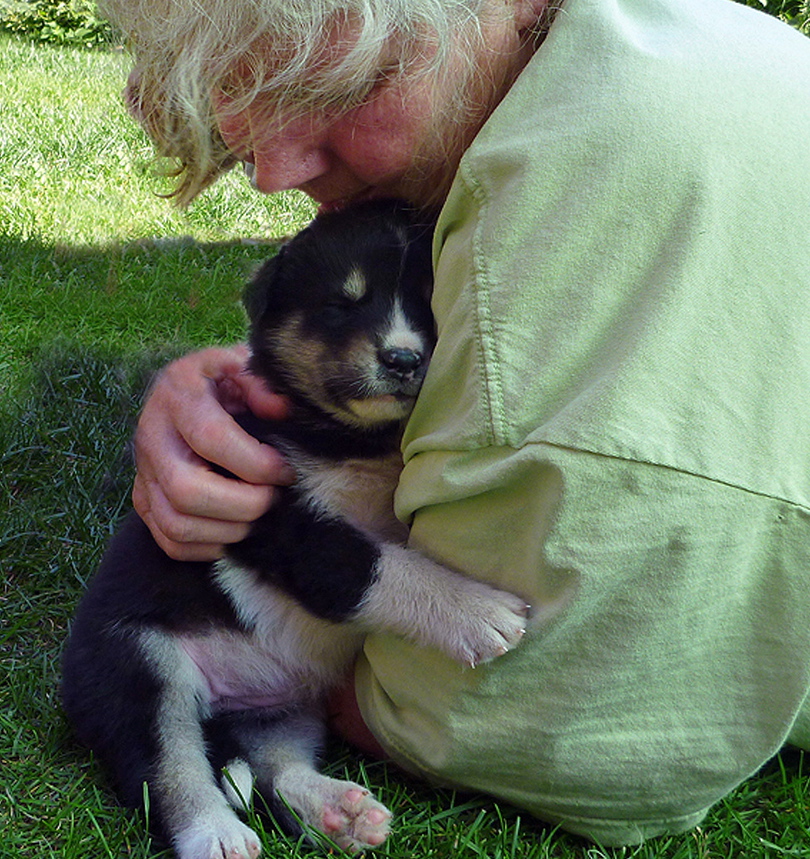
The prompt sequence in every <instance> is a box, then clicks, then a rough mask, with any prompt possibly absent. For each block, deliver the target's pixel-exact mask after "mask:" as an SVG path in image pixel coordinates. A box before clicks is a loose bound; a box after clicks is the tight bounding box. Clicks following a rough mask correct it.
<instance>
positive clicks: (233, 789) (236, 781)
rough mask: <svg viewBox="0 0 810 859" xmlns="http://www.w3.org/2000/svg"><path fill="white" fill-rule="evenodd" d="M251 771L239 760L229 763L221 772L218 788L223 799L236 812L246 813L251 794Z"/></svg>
mask: <svg viewBox="0 0 810 859" xmlns="http://www.w3.org/2000/svg"><path fill="white" fill-rule="evenodd" d="M253 781H254V779H253V771H252V770H251V769H250V764H248V762H247V761H243V760H242V759H241V758H234V759H233V760H232V761H229V762H228V764H227V766H226V767H225V768H224V770H223V772H222V777H221V779H220V787H221V788H222V792H223V793H224V794H225V798H226V799H227V800H228V802H229V803H230V804H231V805H232V806H233V807H234V808H235V809H236V810H237V811H247V810H248V806H249V805H250V797H251V794H252V793H253Z"/></svg>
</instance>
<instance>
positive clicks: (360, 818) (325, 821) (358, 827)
mask: <svg viewBox="0 0 810 859" xmlns="http://www.w3.org/2000/svg"><path fill="white" fill-rule="evenodd" d="M279 792H280V793H281V794H282V796H283V797H284V799H286V801H287V802H288V803H289V804H290V806H291V807H292V808H293V809H294V810H295V811H296V813H297V814H298V815H299V816H300V817H301V820H302V821H303V822H304V823H305V824H306V825H307V826H309V827H311V828H312V829H316V830H318V831H319V832H322V833H323V834H324V835H327V836H329V838H331V839H332V841H334V842H335V844H337V845H338V846H339V847H342V848H343V849H344V850H348V851H350V852H355V851H360V850H367V849H368V848H370V847H379V846H380V844H382V843H383V841H385V839H386V838H387V837H388V834H389V832H390V828H391V818H392V814H391V812H390V811H389V810H388V809H387V808H386V807H385V806H384V805H383V804H382V803H380V802H377V800H376V799H375V798H374V797H373V796H372V795H371V793H370V792H369V791H368V790H366V788H364V787H361V786H360V785H359V784H355V783H354V782H351V781H339V780H338V779H333V778H329V777H328V776H324V775H321V774H320V773H316V772H309V773H307V774H306V775H305V776H304V777H300V778H299V779H297V780H296V783H295V784H294V785H293V784H292V783H290V784H289V790H287V791H284V790H283V788H282V789H280V791H279Z"/></svg>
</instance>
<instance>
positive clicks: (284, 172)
mask: <svg viewBox="0 0 810 859" xmlns="http://www.w3.org/2000/svg"><path fill="white" fill-rule="evenodd" d="M222 105H227V102H226V100H225V98H224V97H223V96H221V95H220V96H219V100H218V102H217V106H222ZM277 121H278V117H275V118H274V117H272V114H269V113H268V112H267V111H264V110H262V109H261V105H256V106H251V107H249V108H248V109H247V110H244V111H242V112H240V113H236V114H228V113H225V114H224V115H223V116H221V118H220V119H219V130H220V134H221V135H222V139H223V141H224V142H225V145H226V146H227V147H228V148H229V149H230V150H231V151H232V152H233V153H234V155H236V157H237V158H239V159H241V160H243V161H246V162H248V163H250V164H251V165H252V167H251V168H250V169H249V170H248V175H249V176H250V178H251V182H252V183H253V185H254V187H256V188H257V189H258V190H259V191H263V192H264V193H266V194H273V193H275V192H276V191H288V190H290V189H291V188H298V187H300V186H301V185H303V184H305V183H307V182H310V181H312V180H313V179H317V178H318V177H320V176H323V175H324V174H325V173H327V172H328V171H329V169H330V166H331V158H330V155H329V153H328V152H327V150H326V147H325V139H326V131H327V126H326V123H324V122H323V120H322V119H320V118H319V117H316V116H303V117H300V118H298V119H293V120H290V121H287V122H284V123H283V124H282V125H281V127H280V128H278V129H275V130H274V129H272V128H271V127H270V126H271V125H272V124H274V123H275V122H277Z"/></svg>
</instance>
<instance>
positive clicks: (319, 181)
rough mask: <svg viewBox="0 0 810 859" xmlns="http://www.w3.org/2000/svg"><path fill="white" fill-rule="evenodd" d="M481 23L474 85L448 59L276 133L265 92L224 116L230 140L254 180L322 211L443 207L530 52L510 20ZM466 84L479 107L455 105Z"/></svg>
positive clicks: (223, 129)
mask: <svg viewBox="0 0 810 859" xmlns="http://www.w3.org/2000/svg"><path fill="white" fill-rule="evenodd" d="M501 8H503V7H502V4H501ZM484 20H485V22H486V23H485V26H484V40H483V46H482V49H481V51H480V53H481V56H480V57H476V58H475V60H476V62H475V64H474V66H473V69H474V74H473V76H472V81H471V79H470V75H469V73H468V69H469V68H470V65H469V62H468V61H467V60H466V59H464V60H462V61H460V62H456V63H453V62H452V58H451V61H450V63H449V66H448V68H447V69H446V70H445V72H444V74H442V76H441V79H440V80H437V79H436V77H435V76H434V75H428V74H426V75H409V76H401V77H397V78H394V79H391V80H386V78H385V76H384V75H381V77H380V81H379V83H378V84H377V85H376V86H375V87H374V88H373V89H372V90H371V92H370V93H369V94H368V96H367V97H366V98H365V100H364V101H363V103H361V104H360V105H359V106H357V107H355V108H354V109H352V110H350V111H348V112H346V113H332V114H330V113H329V112H328V111H324V112H322V113H315V112H313V113H310V114H307V115H305V116H303V117H299V118H296V119H294V120H292V121H290V122H288V123H285V124H283V125H282V126H281V127H280V129H279V123H278V121H273V119H271V118H270V117H271V116H272V113H271V111H270V110H269V109H268V108H269V107H270V106H269V105H268V104H264V103H262V99H261V98H259V99H257V100H256V101H255V102H254V103H253V104H252V105H251V106H250V107H249V108H248V109H247V110H245V111H243V112H241V113H239V114H237V115H235V116H230V117H229V116H223V118H222V119H221V120H220V122H219V127H220V133H221V135H222V138H223V140H224V141H225V145H226V146H228V148H229V149H231V151H232V152H233V153H234V154H235V155H236V156H237V157H238V158H239V159H241V160H243V161H246V162H248V163H250V164H252V165H253V182H254V184H255V185H256V187H257V188H258V189H259V190H260V191H263V192H265V193H268V194H270V193H273V192H276V191H282V190H288V189H291V188H297V189H299V190H301V191H304V192H305V193H307V194H308V195H309V196H310V197H312V198H313V199H314V200H316V201H317V202H318V203H321V204H322V205H323V206H326V207H337V206H341V205H343V204H345V203H347V202H349V201H351V200H357V199H365V198H371V197H386V196H396V197H402V198H404V199H407V200H410V201H411V202H413V203H415V204H417V205H434V204H436V203H440V202H441V200H443V199H444V196H445V195H446V193H447V190H448V188H449V185H450V182H451V181H452V178H453V175H454V173H455V170H456V167H457V166H458V161H459V159H460V157H461V154H462V153H463V151H464V150H465V149H466V147H467V146H468V145H469V144H470V142H471V141H472V139H473V137H474V136H475V134H476V133H477V131H478V129H479V128H480V126H481V125H482V123H483V122H484V121H485V120H486V118H487V117H488V116H489V114H490V113H491V112H492V110H493V109H494V108H495V106H496V105H497V103H498V102H499V101H500V99H501V98H502V97H503V95H504V94H505V93H506V91H507V90H508V88H509V86H511V84H512V82H513V80H514V78H515V77H516V76H517V74H518V73H519V72H520V70H521V69H522V68H523V66H524V65H525V64H526V62H527V61H528V59H529V57H530V56H531V52H530V51H528V50H527V46H526V44H525V40H523V39H522V38H521V33H520V30H519V27H518V22H517V21H516V19H515V17H514V16H512V15H504V14H499V15H497V16H485V19H484ZM471 83H472V85H471ZM462 86H463V87H466V89H467V91H466V92H465V95H466V96H467V98H468V100H469V102H470V103H472V104H474V105H475V108H476V109H474V110H468V109H464V110H463V111H460V110H459V108H458V107H457V105H458V104H459V99H458V97H457V95H458V90H459V88H460V87H462ZM470 90H472V91H470ZM214 100H215V103H216V100H217V96H216V94H215V96H214ZM459 113H462V115H461V116H459V115H458V114H459Z"/></svg>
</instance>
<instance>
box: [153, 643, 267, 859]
mask: <svg viewBox="0 0 810 859" xmlns="http://www.w3.org/2000/svg"><path fill="white" fill-rule="evenodd" d="M149 639H150V640H149V642H148V648H147V649H148V651H149V654H150V657H151V659H152V660H153V662H154V664H155V667H156V668H157V670H158V672H159V674H160V675H161V678H162V679H163V688H162V690H161V694H160V700H159V703H158V708H157V713H156V718H155V732H156V739H157V748H158V754H157V756H156V762H155V773H154V777H153V780H152V784H151V788H152V792H153V801H154V802H155V804H156V805H157V807H158V812H159V814H160V818H161V821H162V823H163V826H164V829H165V830H166V833H167V834H168V836H169V837H170V839H171V842H172V846H173V847H174V849H175V852H176V853H177V856H178V859H256V857H257V856H258V855H259V854H260V853H261V846H260V844H259V839H258V836H257V835H256V833H255V832H253V830H252V829H250V828H249V827H248V826H246V825H245V824H244V823H242V821H241V820H240V819H239V818H238V817H237V816H236V813H235V812H234V810H233V809H232V808H231V806H230V805H229V803H228V800H227V798H226V796H225V794H224V793H223V791H222V790H221V789H220V787H219V786H218V785H217V782H216V778H215V776H214V769H213V767H212V766H211V763H210V761H209V759H208V755H207V752H206V743H205V737H204V733H203V725H202V710H201V705H200V694H201V689H200V681H199V677H198V676H197V673H196V668H195V667H194V666H193V665H191V664H190V660H188V658H187V657H186V656H185V654H184V653H182V652H181V651H180V648H179V645H178V644H177V643H176V642H175V641H173V640H172V639H171V638H170V637H168V636H162V635H160V634H157V633H153V634H151V635H150V636H149Z"/></svg>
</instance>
